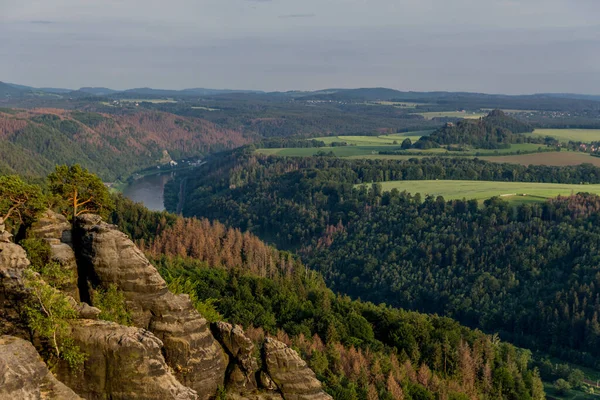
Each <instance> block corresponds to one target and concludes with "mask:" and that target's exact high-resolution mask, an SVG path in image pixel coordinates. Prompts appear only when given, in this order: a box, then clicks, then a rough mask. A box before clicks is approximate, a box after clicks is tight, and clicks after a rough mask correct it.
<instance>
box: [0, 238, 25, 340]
mask: <svg viewBox="0 0 600 400" xmlns="http://www.w3.org/2000/svg"><path fill="white" fill-rule="evenodd" d="M28 266H29V260H28V259H27V254H26V253H25V250H23V248H22V247H21V246H18V245H16V244H14V243H8V242H0V334H6V335H13V336H19V337H22V338H26V337H27V329H26V324H25V321H23V319H22V316H21V307H22V306H23V304H24V303H25V300H26V299H27V291H26V290H25V286H24V282H23V273H24V271H25V269H26V268H27V267H28Z"/></svg>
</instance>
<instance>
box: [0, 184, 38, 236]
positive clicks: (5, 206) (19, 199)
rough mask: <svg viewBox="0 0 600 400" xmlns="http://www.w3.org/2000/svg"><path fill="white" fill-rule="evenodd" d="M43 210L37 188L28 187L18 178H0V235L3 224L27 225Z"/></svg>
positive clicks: (3, 227) (33, 186)
mask: <svg viewBox="0 0 600 400" xmlns="http://www.w3.org/2000/svg"><path fill="white" fill-rule="evenodd" d="M43 209H44V204H43V195H42V191H41V190H40V188H39V186H36V185H30V184H27V183H25V182H23V181H22V180H21V178H19V177H18V176H1V177H0V234H1V233H2V232H3V231H4V229H5V223H9V224H12V225H18V224H22V223H29V222H31V221H33V220H34V219H35V217H36V216H37V214H39V213H40V212H41V211H42V210H43Z"/></svg>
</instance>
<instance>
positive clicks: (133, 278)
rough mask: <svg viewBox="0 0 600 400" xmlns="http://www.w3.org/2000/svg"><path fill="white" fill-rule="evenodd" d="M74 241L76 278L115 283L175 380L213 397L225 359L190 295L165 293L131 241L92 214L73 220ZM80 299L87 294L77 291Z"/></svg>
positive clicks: (94, 283) (221, 380)
mask: <svg viewBox="0 0 600 400" xmlns="http://www.w3.org/2000/svg"><path fill="white" fill-rule="evenodd" d="M73 242H74V245H75V249H76V254H77V259H78V262H79V272H80V274H82V276H80V280H85V281H87V282H88V284H89V285H90V286H92V287H96V286H98V285H101V286H104V287H108V286H109V285H111V284H114V285H116V286H117V288H118V289H119V290H121V291H122V292H123V294H124V296H125V299H126V305H127V309H128V311H129V312H131V314H132V318H133V323H134V325H135V326H137V327H140V328H145V329H148V330H149V331H151V332H152V333H154V335H156V336H157V337H158V338H159V339H160V340H162V342H163V343H164V354H165V359H166V361H167V363H168V365H169V366H170V367H171V368H172V369H173V371H174V373H175V375H176V376H177V378H178V379H179V381H180V382H182V383H183V384H184V385H186V386H189V387H191V388H192V389H194V390H196V391H197V392H198V395H199V397H200V398H201V399H208V398H209V397H211V396H214V395H215V393H216V391H217V388H218V386H220V385H223V384H224V379H225V371H226V368H227V363H228V357H227V355H226V353H225V352H224V351H223V349H222V347H221V346H220V345H219V343H218V342H217V341H216V340H215V339H214V337H213V336H212V334H211V332H210V330H209V325H208V323H207V321H206V320H205V319H204V318H202V316H201V315H200V314H199V313H198V312H197V311H196V310H195V308H194V307H193V305H192V303H191V301H190V300H189V297H188V296H184V295H178V296H177V295H174V294H172V293H171V292H169V291H168V289H167V285H166V283H165V281H164V280H163V279H162V278H161V276H160V275H159V273H158V271H157V270H156V268H154V266H152V265H151V264H150V262H149V261H148V259H147V258H146V257H145V256H144V254H143V253H142V252H141V251H140V250H139V249H138V248H137V247H136V246H135V245H134V244H133V242H132V241H131V240H130V239H129V238H128V237H127V236H126V235H125V234H123V233H122V232H120V231H118V230H117V228H116V227H115V226H113V225H109V224H106V223H104V222H102V221H101V219H100V217H98V216H96V215H90V214H87V215H83V216H80V217H79V218H78V219H77V222H76V229H75V231H74V235H73ZM80 287H81V285H80ZM84 297H86V298H89V295H87V294H84V293H82V299H83V298H84Z"/></svg>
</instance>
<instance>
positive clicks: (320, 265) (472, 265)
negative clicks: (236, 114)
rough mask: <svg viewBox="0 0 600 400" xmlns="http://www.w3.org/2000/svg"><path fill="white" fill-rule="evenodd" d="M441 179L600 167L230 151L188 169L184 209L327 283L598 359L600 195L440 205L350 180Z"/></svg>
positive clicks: (526, 176)
mask: <svg viewBox="0 0 600 400" xmlns="http://www.w3.org/2000/svg"><path fill="white" fill-rule="evenodd" d="M438 178H439V179H487V180H500V181H525V182H565V183H566V182H589V183H591V182H594V183H596V182H598V181H599V179H600V169H599V168H595V167H592V166H589V165H587V166H586V165H583V166H578V167H562V168H561V167H539V166H538V167H535V166H530V167H519V166H515V165H510V164H491V163H485V162H482V161H476V160H446V159H422V160H417V159H414V160H409V161H405V162H392V161H372V160H364V161H358V160H356V161H343V160H338V159H329V158H319V157H316V158H306V159H285V158H274V157H271V158H267V157H261V156H256V155H253V154H250V153H244V152H243V151H238V152H233V153H231V154H230V155H229V156H228V157H223V158H222V159H220V161H219V160H215V161H214V163H212V165H210V166H206V168H205V169H204V170H201V171H200V172H199V173H197V174H196V173H193V174H190V176H188V177H187V191H188V195H187V198H188V201H187V203H186V207H185V208H184V213H185V214H186V215H197V216H204V217H208V218H211V219H218V220H220V221H222V222H225V223H227V224H231V225H233V226H238V227H241V228H242V229H248V230H250V231H252V232H255V233H256V234H258V235H259V236H261V237H262V238H264V239H267V240H269V241H273V242H275V243H277V244H278V245H279V246H282V247H284V248H289V249H295V250H298V251H300V252H301V254H302V256H303V259H304V261H305V262H306V263H307V265H309V266H310V267H311V268H314V269H316V270H319V271H322V272H323V274H324V276H325V278H326V281H327V283H328V284H329V285H330V286H331V287H332V288H333V289H335V290H339V291H342V292H344V293H347V294H350V295H353V296H355V297H361V298H363V299H366V300H371V301H374V302H385V303H388V304H392V305H395V306H401V307H406V308H410V309H415V310H420V311H425V312H436V313H440V314H443V315H448V316H452V317H454V318H456V319H458V320H459V321H461V322H463V323H466V324H468V325H470V326H476V327H481V328H483V329H485V330H487V331H489V332H501V333H502V335H503V337H505V338H510V339H511V340H513V341H515V342H516V343H518V344H521V345H524V346H529V347H532V348H543V349H545V350H550V351H551V352H552V353H553V354H555V355H559V356H561V357H563V358H569V359H572V360H577V361H581V362H586V363H588V364H596V361H595V360H596V357H598V356H599V355H600V353H598V340H600V325H599V324H598V314H599V312H600V303H598V298H600V292H599V289H598V287H599V286H598V285H600V281H598V279H599V278H598V277H599V276H600V275H599V272H598V269H597V263H598V261H599V260H598V255H597V252H598V251H597V243H598V242H599V240H600V230H598V229H597V226H598V224H597V218H598V217H597V215H598V213H597V212H598V210H600V208H599V206H598V205H599V204H600V199H599V198H597V197H596V196H590V195H578V196H574V197H570V198H567V199H561V200H556V201H552V202H547V203H541V204H526V205H522V206H519V207H517V208H514V207H513V206H511V205H509V204H508V203H506V202H504V201H502V200H500V199H493V200H491V201H488V202H486V203H485V204H478V202H477V201H475V200H471V201H469V200H468V199H466V200H464V201H451V202H447V201H445V200H444V199H443V198H441V197H439V198H437V199H436V198H432V197H427V198H424V197H423V196H420V195H418V194H413V195H408V194H406V193H399V192H398V191H392V192H387V193H384V192H383V191H382V190H381V187H380V186H379V185H373V186H363V185H359V186H356V185H357V184H360V183H361V182H373V181H385V180H402V179H438Z"/></svg>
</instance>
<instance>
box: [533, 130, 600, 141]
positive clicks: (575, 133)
mask: <svg viewBox="0 0 600 400" xmlns="http://www.w3.org/2000/svg"><path fill="white" fill-rule="evenodd" d="M533 134H534V135H536V136H542V137H546V136H551V137H553V138H555V139H557V140H559V141H561V142H565V141H569V140H572V141H574V142H585V143H590V142H595V141H600V129H536V130H535V131H533Z"/></svg>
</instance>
